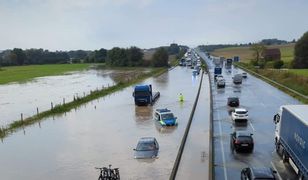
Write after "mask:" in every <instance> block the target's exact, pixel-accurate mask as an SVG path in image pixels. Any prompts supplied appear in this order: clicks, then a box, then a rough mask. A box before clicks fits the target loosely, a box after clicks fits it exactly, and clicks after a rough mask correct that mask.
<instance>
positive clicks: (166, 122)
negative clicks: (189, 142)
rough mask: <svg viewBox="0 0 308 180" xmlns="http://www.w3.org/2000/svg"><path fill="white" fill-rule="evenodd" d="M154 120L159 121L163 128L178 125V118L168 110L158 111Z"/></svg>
mask: <svg viewBox="0 0 308 180" xmlns="http://www.w3.org/2000/svg"><path fill="white" fill-rule="evenodd" d="M154 119H155V120H156V121H158V122H159V123H160V124H161V125H162V126H174V125H177V117H174V115H173V113H172V112H171V111H170V110H169V109H167V108H165V109H156V110H155V114H154Z"/></svg>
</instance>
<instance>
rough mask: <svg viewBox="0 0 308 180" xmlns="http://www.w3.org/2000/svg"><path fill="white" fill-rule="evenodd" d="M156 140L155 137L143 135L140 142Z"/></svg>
mask: <svg viewBox="0 0 308 180" xmlns="http://www.w3.org/2000/svg"><path fill="white" fill-rule="evenodd" d="M155 140H156V139H155V137H142V138H140V139H139V143H149V142H154V141H155Z"/></svg>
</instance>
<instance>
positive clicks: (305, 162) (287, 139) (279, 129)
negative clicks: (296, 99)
mask: <svg viewBox="0 0 308 180" xmlns="http://www.w3.org/2000/svg"><path fill="white" fill-rule="evenodd" d="M274 123H275V125H276V127H275V145H276V152H277V154H278V155H280V156H281V157H282V160H283V162H285V163H290V165H291V166H292V167H293V169H294V170H295V172H296V173H297V175H298V179H301V180H303V179H305V180H307V179H308V144H306V142H307V141H308V105H285V106H281V107H280V110H279V112H278V113H277V114H276V115H275V116H274Z"/></svg>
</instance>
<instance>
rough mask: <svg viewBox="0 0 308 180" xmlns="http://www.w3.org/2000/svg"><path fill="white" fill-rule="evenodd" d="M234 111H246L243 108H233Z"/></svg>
mask: <svg viewBox="0 0 308 180" xmlns="http://www.w3.org/2000/svg"><path fill="white" fill-rule="evenodd" d="M234 111H247V110H246V109H244V108H235V109H234Z"/></svg>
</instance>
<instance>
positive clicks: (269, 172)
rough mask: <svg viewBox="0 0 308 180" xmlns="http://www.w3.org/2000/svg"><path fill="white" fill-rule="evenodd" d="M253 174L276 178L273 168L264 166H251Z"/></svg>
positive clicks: (257, 176) (259, 176) (258, 176)
mask: <svg viewBox="0 0 308 180" xmlns="http://www.w3.org/2000/svg"><path fill="white" fill-rule="evenodd" d="M250 169H251V174H252V175H253V176H254V177H255V178H275V176H274V175H273V171H272V169H271V168H268V167H262V168H250Z"/></svg>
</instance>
